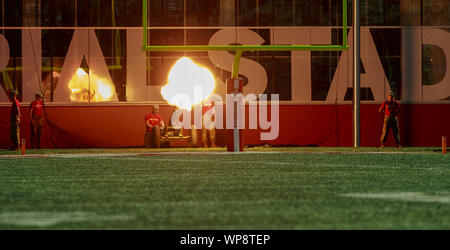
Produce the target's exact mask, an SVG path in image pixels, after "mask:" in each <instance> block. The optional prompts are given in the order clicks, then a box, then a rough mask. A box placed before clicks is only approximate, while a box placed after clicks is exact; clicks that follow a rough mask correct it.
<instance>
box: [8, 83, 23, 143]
mask: <svg viewBox="0 0 450 250" xmlns="http://www.w3.org/2000/svg"><path fill="white" fill-rule="evenodd" d="M9 99H10V101H11V102H12V107H11V113H10V118H11V119H10V120H11V141H12V143H13V145H12V147H11V148H9V149H10V150H13V151H18V150H19V146H20V117H21V116H20V103H19V100H18V99H17V97H16V91H15V90H11V91H10V92H9Z"/></svg>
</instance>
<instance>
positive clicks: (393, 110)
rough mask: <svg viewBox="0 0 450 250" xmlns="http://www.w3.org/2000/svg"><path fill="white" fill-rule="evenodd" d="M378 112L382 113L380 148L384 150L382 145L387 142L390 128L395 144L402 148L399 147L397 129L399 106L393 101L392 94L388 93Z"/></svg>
mask: <svg viewBox="0 0 450 250" xmlns="http://www.w3.org/2000/svg"><path fill="white" fill-rule="evenodd" d="M378 112H380V113H381V112H383V113H384V122H383V132H382V133H381V138H380V143H381V146H380V148H381V149H383V148H384V143H385V142H386V141H387V137H388V134H389V130H390V129H391V128H392V132H393V133H394V138H395V142H396V143H397V147H398V148H402V146H401V145H400V130H399V127H398V119H397V115H398V114H399V113H400V104H399V103H398V102H397V101H396V100H394V92H392V91H391V92H390V93H389V95H388V98H387V100H386V101H384V102H383V103H382V104H381V106H380V109H379V110H378Z"/></svg>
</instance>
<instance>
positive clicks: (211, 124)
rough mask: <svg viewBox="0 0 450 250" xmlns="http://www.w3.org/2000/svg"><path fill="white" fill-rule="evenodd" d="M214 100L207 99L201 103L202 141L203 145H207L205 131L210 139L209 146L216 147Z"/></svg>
mask: <svg viewBox="0 0 450 250" xmlns="http://www.w3.org/2000/svg"><path fill="white" fill-rule="evenodd" d="M214 105H215V103H214V101H210V100H208V99H206V100H204V101H203V103H202V121H203V122H202V141H203V147H204V148H207V147H208V140H207V139H208V138H207V133H208V134H209V139H210V141H211V147H212V148H216V147H217V146H216V127H215V125H216V110H215V108H214Z"/></svg>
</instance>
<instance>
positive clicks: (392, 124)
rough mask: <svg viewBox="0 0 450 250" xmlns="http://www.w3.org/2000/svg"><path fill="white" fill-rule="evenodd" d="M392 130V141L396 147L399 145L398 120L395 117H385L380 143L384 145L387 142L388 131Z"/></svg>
mask: <svg viewBox="0 0 450 250" xmlns="http://www.w3.org/2000/svg"><path fill="white" fill-rule="evenodd" d="M391 128H392V132H393V133H394V139H395V142H396V143H397V145H400V130H399V128H398V120H397V117H395V116H385V117H384V122H383V132H382V133H381V138H380V141H381V143H382V144H384V143H385V142H386V141H387V138H388V134H389V130H390V129H391Z"/></svg>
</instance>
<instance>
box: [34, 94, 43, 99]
mask: <svg viewBox="0 0 450 250" xmlns="http://www.w3.org/2000/svg"><path fill="white" fill-rule="evenodd" d="M35 96H39V97H42V98H44V95H43V94H41V93H36V95H35Z"/></svg>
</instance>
